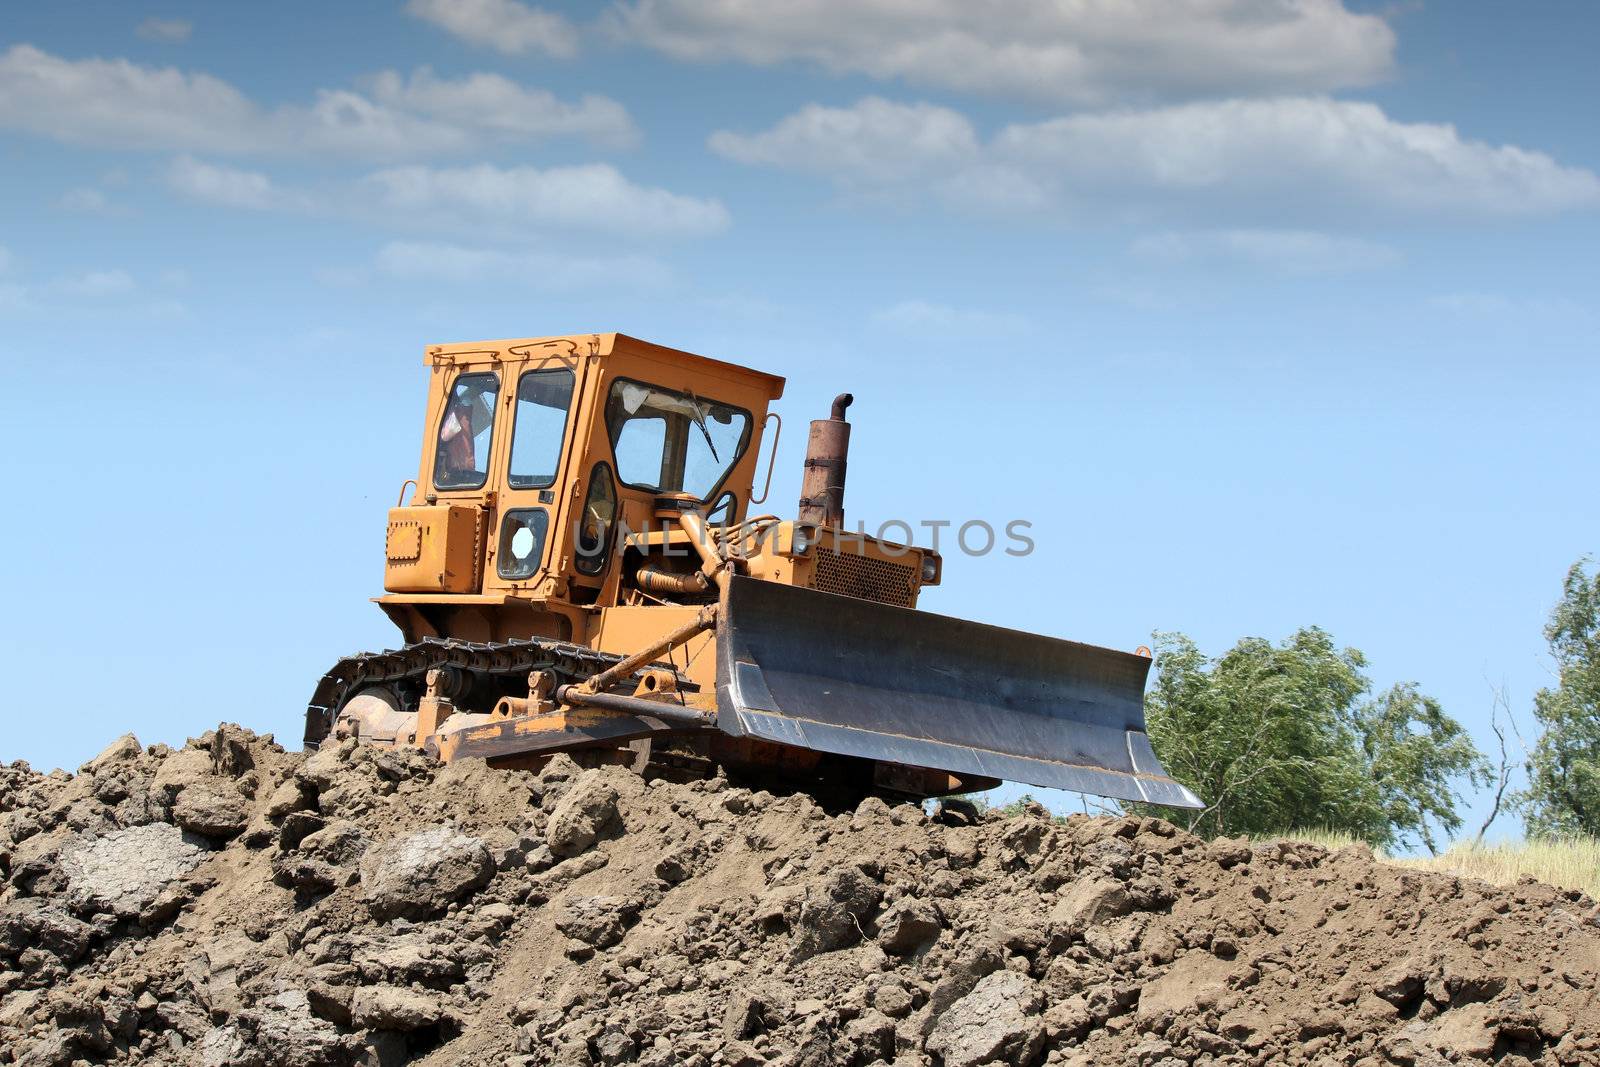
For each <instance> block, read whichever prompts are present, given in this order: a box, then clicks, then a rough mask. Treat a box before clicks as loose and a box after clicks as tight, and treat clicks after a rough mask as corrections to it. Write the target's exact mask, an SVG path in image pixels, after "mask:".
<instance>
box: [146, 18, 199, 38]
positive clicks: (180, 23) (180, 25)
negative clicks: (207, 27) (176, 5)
mask: <svg viewBox="0 0 1600 1067" xmlns="http://www.w3.org/2000/svg"><path fill="white" fill-rule="evenodd" d="M134 32H135V33H137V34H138V35H139V36H140V37H143V38H144V39H145V40H147V41H163V42H165V43H167V44H182V43H183V42H184V41H187V40H188V39H189V35H190V34H192V33H193V32H194V23H192V22H190V21H189V20H188V19H158V18H148V19H145V20H144V21H143V22H141V23H139V28H138V29H136V30H134Z"/></svg>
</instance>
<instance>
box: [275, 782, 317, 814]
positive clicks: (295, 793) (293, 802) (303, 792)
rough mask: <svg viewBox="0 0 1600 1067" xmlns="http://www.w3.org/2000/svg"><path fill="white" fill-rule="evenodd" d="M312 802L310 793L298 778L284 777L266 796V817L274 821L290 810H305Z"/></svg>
mask: <svg viewBox="0 0 1600 1067" xmlns="http://www.w3.org/2000/svg"><path fill="white" fill-rule="evenodd" d="M313 803H314V801H313V798H312V796H311V793H310V792H309V791H308V790H307V789H306V787H305V786H304V785H302V784H301V782H300V780H299V779H298V778H286V779H285V780H284V781H283V782H282V783H281V784H280V785H279V786H278V788H276V789H274V790H273V791H272V794H271V795H270V796H268V797H267V808H266V813H267V818H269V819H271V820H273V821H274V822H276V821H277V820H279V819H281V818H283V817H284V816H285V815H288V814H289V813H290V812H295V811H305V810H306V809H308V808H310V807H312V806H313Z"/></svg>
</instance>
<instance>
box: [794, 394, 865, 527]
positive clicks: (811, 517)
mask: <svg viewBox="0 0 1600 1067" xmlns="http://www.w3.org/2000/svg"><path fill="white" fill-rule="evenodd" d="M854 401H855V397H853V396H851V395H850V394H849V393H840V394H839V395H838V396H836V397H834V398H833V414H832V415H831V416H830V417H829V418H826V419H816V420H814V421H813V422H812V423H811V436H810V437H809V438H808V439H807V441H806V470H805V476H804V477H803V478H802V479H801V482H800V521H801V522H803V523H808V524H810V525H812V526H831V527H835V528H843V526H844V475H845V459H846V457H847V456H848V455H849V453H850V424H849V423H848V422H846V421H845V419H844V411H845V408H848V407H849V406H850V405H851V404H852V403H853V402H854Z"/></svg>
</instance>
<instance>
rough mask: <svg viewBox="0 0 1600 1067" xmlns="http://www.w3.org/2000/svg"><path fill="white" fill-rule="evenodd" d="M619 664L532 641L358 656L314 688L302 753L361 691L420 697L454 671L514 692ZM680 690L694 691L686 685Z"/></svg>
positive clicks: (438, 643) (427, 643) (444, 644)
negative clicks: (530, 678) (438, 671)
mask: <svg viewBox="0 0 1600 1067" xmlns="http://www.w3.org/2000/svg"><path fill="white" fill-rule="evenodd" d="M623 658H624V657H623V656H620V655H618V654H616V653H613V652H597V651H595V650H594V649H592V648H589V647H588V646H587V645H577V644H573V643H571V642H570V641H555V640H550V639H545V638H538V637H535V638H526V639H516V640H511V641H460V640H454V639H450V638H439V637H425V638H423V639H422V640H421V641H418V642H416V643H414V644H410V645H406V646H405V647H404V648H398V649H389V650H386V651H383V652H358V653H356V654H355V655H353V656H346V657H345V658H344V659H341V660H340V661H339V662H338V663H335V664H334V665H333V668H332V669H331V670H329V671H328V673H327V674H325V675H323V676H322V680H321V681H319V682H318V683H317V688H316V691H315V692H314V693H312V694H311V701H310V703H309V704H307V706H306V732H305V744H306V747H307V748H314V747H316V746H317V745H319V744H320V743H321V742H322V739H323V738H325V737H327V736H328V734H329V733H330V732H331V731H332V729H333V723H334V719H335V717H336V716H337V715H338V712H339V709H340V708H341V707H343V706H344V703H345V701H347V700H349V699H350V697H352V696H354V695H355V694H356V693H357V692H359V691H360V690H361V689H363V688H365V687H367V686H372V685H398V686H401V687H409V688H413V689H415V690H416V691H420V690H421V689H422V687H423V685H424V682H425V679H426V677H427V673H428V671H430V670H432V669H433V668H435V667H455V668H457V669H459V670H461V671H464V672H466V673H467V674H468V675H470V676H472V677H475V678H488V679H491V680H498V681H501V682H503V683H504V684H505V685H506V686H507V687H508V688H514V687H515V686H516V685H517V684H518V683H520V681H521V680H522V678H524V677H525V676H526V675H527V674H528V672H529V671H550V672H551V673H553V674H554V675H556V677H557V680H558V681H559V682H561V683H571V682H580V681H582V680H584V679H585V678H589V677H592V676H594V675H595V674H598V673H599V672H601V671H603V670H605V669H606V668H608V667H610V666H612V665H613V664H616V663H619V662H621V661H622V659H623ZM663 666H665V665H663ZM681 685H682V687H683V688H685V689H692V688H694V686H692V685H690V684H689V683H688V681H687V680H686V679H684V680H682V682H681Z"/></svg>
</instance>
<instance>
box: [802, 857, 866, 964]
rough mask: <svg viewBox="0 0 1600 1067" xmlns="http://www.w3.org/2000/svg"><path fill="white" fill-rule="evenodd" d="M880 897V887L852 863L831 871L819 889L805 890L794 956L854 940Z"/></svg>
mask: <svg viewBox="0 0 1600 1067" xmlns="http://www.w3.org/2000/svg"><path fill="white" fill-rule="evenodd" d="M881 899H883V890H882V888H881V887H879V885H878V884H877V883H876V882H874V881H873V880H872V879H871V878H869V877H867V876H866V875H865V874H863V873H862V872H861V871H860V870H859V869H858V868H855V867H842V868H840V869H839V870H836V871H834V872H833V873H832V874H830V875H829V876H828V879H827V881H825V882H824V883H823V884H822V886H821V888H820V891H818V890H807V893H806V896H805V898H804V899H803V900H802V901H801V902H800V908H799V914H798V916H797V918H796V922H795V930H794V957H795V960H796V961H799V960H803V959H806V958H808V957H810V956H814V955H816V954H817V953H819V952H832V951H833V950H835V949H840V948H848V947H849V946H851V945H854V944H856V943H857V942H858V941H860V940H861V931H862V926H863V925H864V924H865V923H866V921H867V917H868V916H869V915H870V914H871V913H872V909H874V908H876V907H877V906H878V901H879V900H881Z"/></svg>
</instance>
